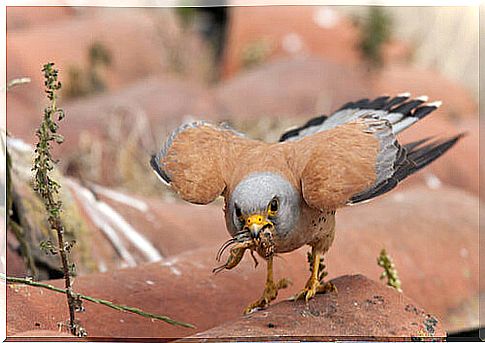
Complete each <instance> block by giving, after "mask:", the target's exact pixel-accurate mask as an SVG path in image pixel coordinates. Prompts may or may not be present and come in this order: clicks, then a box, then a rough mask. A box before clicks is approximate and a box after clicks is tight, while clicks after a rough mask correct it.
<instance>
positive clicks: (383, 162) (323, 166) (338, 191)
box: [287, 112, 461, 209]
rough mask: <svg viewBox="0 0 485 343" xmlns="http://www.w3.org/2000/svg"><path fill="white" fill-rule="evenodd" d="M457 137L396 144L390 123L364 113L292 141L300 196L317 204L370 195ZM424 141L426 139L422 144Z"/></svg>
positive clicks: (386, 188)
mask: <svg viewBox="0 0 485 343" xmlns="http://www.w3.org/2000/svg"><path fill="white" fill-rule="evenodd" d="M460 137H461V135H459V136H455V137H452V138H450V139H447V140H442V141H438V142H431V143H429V142H428V143H427V141H426V140H422V141H418V142H414V143H410V144H407V145H405V146H401V145H400V144H399V143H398V141H397V139H396V136H395V135H394V133H393V127H392V125H391V123H390V122H389V121H388V120H386V119H383V118H381V117H380V116H379V115H378V114H377V115H376V114H373V113H372V112H369V113H368V114H366V115H364V116H361V117H359V118H357V119H356V120H353V121H350V122H348V123H346V124H343V125H339V126H337V127H335V128H333V129H329V130H325V131H322V132H319V133H316V134H313V135H310V136H307V137H304V138H303V139H300V140H298V141H295V142H288V143H287V144H291V145H292V146H293V151H294V155H295V157H294V158H295V163H294V170H295V172H296V173H297V175H299V176H300V182H301V187H302V193H303V198H304V199H305V201H306V202H307V203H308V204H309V205H310V206H311V207H314V208H317V209H336V208H338V207H341V206H345V205H348V204H353V203H358V202H361V201H364V200H369V199H372V198H374V197H376V196H378V195H381V194H384V193H386V192H387V191H389V190H391V189H393V188H394V187H395V186H396V185H397V184H398V182H399V181H401V180H403V179H404V178H405V177H407V176H409V175H411V174H412V173H414V172H416V171H417V170H419V169H421V168H423V167H424V166H426V165H428V164H429V163H431V162H432V161H434V160H435V159H436V158H438V157H439V156H441V155H442V154H443V153H444V152H446V151H447V150H448V149H449V148H451V147H452V146H453V145H454V144H455V143H456V141H458V139H459V138H460ZM426 143H427V144H426Z"/></svg>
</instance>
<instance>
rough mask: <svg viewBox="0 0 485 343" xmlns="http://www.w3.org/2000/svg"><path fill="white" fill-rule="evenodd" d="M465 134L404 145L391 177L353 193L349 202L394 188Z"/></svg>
mask: <svg viewBox="0 0 485 343" xmlns="http://www.w3.org/2000/svg"><path fill="white" fill-rule="evenodd" d="M465 135H466V133H460V134H458V135H456V136H453V137H450V138H448V139H442V140H439V141H434V142H431V143H428V144H426V145H424V146H423V144H424V143H426V142H429V141H430V139H431V138H424V139H421V140H418V141H415V142H412V143H408V144H406V145H404V146H403V147H402V148H401V149H402V150H403V151H405V152H406V153H405V154H404V155H403V158H400V159H398V161H397V163H396V164H395V168H396V170H395V172H394V174H393V175H392V177H390V178H389V179H387V180H384V181H383V182H381V183H380V184H378V185H376V186H374V187H373V188H371V189H369V190H367V191H365V192H363V193H360V194H357V195H355V196H354V197H352V199H351V200H350V203H351V204H356V203H359V202H362V201H366V200H370V199H372V198H375V197H377V196H379V195H382V194H384V193H387V192H389V191H390V190H392V189H393V188H395V187H396V186H397V185H398V183H399V182H400V181H402V180H404V179H405V178H406V177H408V176H410V175H412V174H414V173H416V172H417V171H419V170H421V169H423V168H424V167H426V166H427V165H429V164H430V163H432V162H433V161H435V160H436V159H438V158H439V157H440V156H441V155H443V154H444V153H445V152H447V151H448V150H450V149H451V148H452V147H453V146H454V145H455V144H456V143H457V142H458V141H459V140H460V139H461V138H463V137H464V136H465Z"/></svg>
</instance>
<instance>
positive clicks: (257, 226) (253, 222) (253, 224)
mask: <svg viewBox="0 0 485 343" xmlns="http://www.w3.org/2000/svg"><path fill="white" fill-rule="evenodd" d="M267 225H271V226H273V223H272V222H270V221H269V220H268V218H267V217H266V216H263V215H261V214H253V215H250V216H249V217H247V218H246V221H245V225H244V228H246V229H248V230H249V232H250V233H251V236H252V237H253V238H256V237H258V235H259V231H261V229H262V228H263V227H265V226H267Z"/></svg>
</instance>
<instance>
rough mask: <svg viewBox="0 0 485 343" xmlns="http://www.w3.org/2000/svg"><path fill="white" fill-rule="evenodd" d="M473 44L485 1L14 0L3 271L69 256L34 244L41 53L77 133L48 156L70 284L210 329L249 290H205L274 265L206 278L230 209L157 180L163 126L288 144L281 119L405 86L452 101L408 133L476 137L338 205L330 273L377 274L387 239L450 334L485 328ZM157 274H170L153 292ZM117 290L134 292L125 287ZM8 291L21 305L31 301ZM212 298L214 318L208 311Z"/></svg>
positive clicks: (20, 321)
mask: <svg viewBox="0 0 485 343" xmlns="http://www.w3.org/2000/svg"><path fill="white" fill-rule="evenodd" d="M228 4H230V3H228ZM478 48H479V47H478V8H476V7H370V6H345V7H339V6H327V7H324V6H267V7H263V6H261V7H199V8H190V7H178V8H156V7H150V8H142V7H140V8H108V7H8V8H7V82H8V81H10V80H12V79H16V78H24V77H28V78H30V79H31V82H30V83H26V84H22V85H18V86H16V87H12V88H11V89H9V90H8V92H7V131H8V135H9V138H8V140H7V147H8V150H9V153H10V155H11V158H12V169H11V175H12V176H11V180H12V184H13V188H12V193H11V194H9V196H10V197H11V198H12V199H13V207H12V213H11V218H12V220H13V221H15V222H16V223H17V224H19V227H21V228H22V229H21V230H14V229H12V228H10V227H9V228H8V230H7V272H8V274H9V275H16V276H34V277H35V278H37V279H41V280H45V279H56V278H59V277H61V276H62V273H61V271H60V269H59V266H58V261H57V257H56V256H47V255H46V254H44V252H42V251H41V249H40V248H39V244H40V242H41V241H42V240H44V239H45V238H46V237H49V235H52V232H49V230H48V229H47V223H46V219H45V213H44V211H43V208H42V203H41V201H40V200H39V199H38V197H37V196H36V195H35V194H34V192H33V191H32V188H31V172H30V168H31V165H32V156H33V155H32V151H33V150H32V146H33V144H35V142H36V136H35V131H36V128H37V127H38V125H39V123H40V120H41V117H42V113H43V108H44V107H45V106H46V104H47V102H46V99H45V93H44V91H43V76H42V73H41V69H42V66H43V64H45V63H47V62H54V63H55V65H56V67H57V68H59V73H60V80H61V82H62V85H63V86H62V90H61V99H60V106H61V107H62V108H63V109H64V110H65V112H66V118H65V120H64V121H63V122H62V123H61V129H60V133H61V134H62V135H63V136H64V138H65V141H64V143H63V144H62V145H60V146H56V147H55V149H54V153H53V154H54V156H55V157H56V158H58V159H59V163H58V165H57V169H56V173H57V174H56V176H57V177H58V178H59V180H60V181H61V185H62V198H63V201H64V206H65V210H64V213H63V215H64V221H65V223H66V227H67V233H66V234H67V235H68V236H69V237H71V238H74V239H75V240H76V242H77V243H76V247H75V248H74V249H73V253H72V254H73V256H74V259H75V263H76V273H77V275H78V276H79V277H78V279H77V280H76V282H79V283H80V284H83V285H84V287H85V288H86V289H88V291H89V292H91V293H96V292H97V293H99V292H101V293H102V292H103V291H105V292H108V293H107V294H109V295H111V296H113V295H115V296H118V297H119V298H121V299H123V300H124V301H125V302H126V301H128V300H126V299H131V298H130V297H133V301H135V303H137V304H138V305H140V304H142V305H144V306H145V307H150V306H152V307H153V311H155V312H156V310H157V309H159V308H160V304H163V305H164V309H166V311H170V310H171V309H176V311H175V310H173V311H175V312H176V313H177V314H178V317H180V318H182V319H185V320H187V321H190V320H189V319H191V318H192V320H193V321H197V326H198V328H201V329H203V328H209V327H212V326H215V325H217V324H219V323H221V322H223V321H224V320H227V318H232V317H234V316H236V315H238V314H239V313H240V309H241V308H243V307H244V306H245V305H246V303H248V302H249V301H251V300H254V299H253V298H254V294H252V293H250V292H249V291H248V290H246V291H242V292H238V294H237V295H232V296H231V297H229V298H228V299H226V302H224V303H221V304H219V305H218V304H215V305H214V304H213V303H211V304H210V305H209V304H208V301H209V300H208V299H210V297H209V296H206V295H205V294H206V291H207V289H211V287H212V286H211V285H213V282H216V283H217V287H220V288H222V289H225V291H226V292H230V291H231V292H232V288H231V287H236V286H237V285H239V284H240V281H241V280H240V279H241V278H243V277H244V278H246V279H250V280H254V283H257V284H261V285H262V284H263V281H262V280H263V279H264V270H263V269H264V268H261V267H260V268H258V269H257V270H254V269H253V268H252V265H251V263H250V261H245V262H244V263H242V267H241V272H240V273H237V272H226V273H223V275H221V276H217V278H216V279H215V278H214V277H213V276H212V275H211V269H212V268H213V267H214V266H215V264H216V263H215V261H214V256H215V253H216V251H217V248H218V247H219V245H220V244H222V243H223V242H224V241H225V240H226V239H227V237H228V234H227V232H226V230H225V226H224V222H223V215H222V211H221V206H222V201H221V200H217V201H216V202H215V203H214V204H211V205H208V206H195V205H190V204H186V203H183V202H182V201H180V200H179V199H178V198H177V197H176V196H174V195H173V193H172V192H171V190H170V189H168V188H167V187H165V186H164V185H162V184H161V183H160V182H159V181H158V179H157V177H156V176H155V175H154V174H153V172H152V171H151V169H150V167H149V164H148V160H149V156H150V155H151V154H152V153H154V152H157V151H158V149H159V147H160V146H161V144H162V142H163V141H164V140H165V138H166V136H167V134H168V133H169V132H171V130H173V129H174V128H176V127H177V126H179V125H180V124H181V123H184V122H187V121H191V120H196V119H206V120H210V121H216V122H220V121H225V122H228V123H229V124H230V125H232V126H233V127H235V128H236V129H238V130H240V131H243V132H246V133H247V134H248V135H249V136H250V137H253V138H257V139H262V140H265V141H276V140H277V139H278V138H279V136H280V135H281V134H282V133H283V132H284V131H285V130H286V129H287V128H289V127H291V126H295V125H299V124H303V123H304V122H306V121H307V120H308V119H310V118H312V117H314V116H316V115H321V114H329V113H331V112H332V111H333V110H336V109H337V108H339V107H340V106H341V105H342V104H344V103H346V102H348V101H354V100H358V99H360V98H366V97H369V98H371V97H377V96H380V95H383V94H388V95H395V94H398V93H401V92H410V93H411V94H412V95H413V96H421V95H427V96H429V98H430V101H434V100H442V101H443V106H442V107H441V108H440V109H439V110H438V111H437V112H436V113H433V115H431V116H430V117H427V118H426V120H423V121H422V122H419V123H418V124H416V125H415V126H413V127H412V129H410V130H408V131H406V132H404V133H403V134H402V137H401V141H402V142H409V141H411V140H416V139H418V138H422V137H427V136H433V137H438V136H451V135H453V134H456V133H458V132H467V136H466V137H465V138H464V139H463V140H462V141H460V142H459V143H458V144H457V146H456V147H455V148H453V149H452V150H451V151H450V152H448V153H447V154H446V155H444V156H443V157H442V158H440V159H439V160H438V161H436V162H435V163H433V164H432V165H431V166H430V167H428V168H426V169H425V170H423V171H421V172H419V173H418V174H416V175H414V176H412V177H410V178H409V179H407V180H406V181H405V182H404V183H403V184H401V186H400V187H398V189H397V190H395V191H393V192H391V193H389V194H388V195H386V196H383V197H382V198H379V199H378V200H376V201H375V202H372V203H369V204H365V205H362V206H359V207H358V208H355V209H345V210H343V211H341V213H340V214H338V216H337V234H336V237H337V238H336V241H335V244H334V246H333V248H332V249H331V250H330V252H329V256H328V260H327V267H328V270H329V274H330V277H335V276H339V275H342V274H352V273H361V274H364V275H366V276H368V277H370V278H373V279H376V280H378V278H379V275H380V269H379V267H378V266H377V263H376V257H377V256H378V254H379V251H380V249H381V248H382V247H386V248H387V250H388V251H389V253H390V255H391V256H393V257H394V260H395V262H396V266H397V268H398V271H399V272H400V274H401V278H402V283H403V289H404V292H405V293H406V294H407V295H408V296H410V297H411V298H413V299H415V300H416V301H417V302H418V303H420V304H421V305H422V306H424V307H425V308H426V309H428V310H429V311H432V312H433V313H436V314H437V315H438V316H439V317H440V318H441V319H442V320H443V323H444V325H445V328H446V329H447V330H449V331H450V332H455V331H460V330H466V329H470V328H476V327H478V325H479V323H478V299H479V296H480V294H481V293H480V292H481V289H480V287H479V282H478V272H479V270H478V241H479V238H478V210H479V207H480V206H481V204H482V203H481V201H482V200H481V197H480V195H479V184H478V179H479V158H478V140H479V139H478V136H479V134H478V132H479V120H478V119H479V117H478ZM348 251H352V256H348ZM305 253H306V249H300V250H299V251H297V252H295V253H292V254H289V255H287V257H286V256H285V257H282V261H281V267H279V268H280V269H279V270H280V272H281V273H283V271H284V272H285V273H287V272H289V273H290V274H291V277H292V278H293V279H294V281H295V285H294V287H292V288H290V290H288V295H290V294H291V293H294V292H296V290H297V289H298V288H300V286H301V285H302V284H303V283H304V280H305V278H306V277H307V270H306V265H305ZM278 263H280V262H278ZM238 268H239V267H238ZM118 272H122V273H123V274H117V273H118ZM184 273H186V274H190V275H192V277H193V279H198V280H206V281H203V282H207V284H204V283H203V282H202V281H201V282H202V283H203V287H202V286H201V287H200V288H197V289H196V290H195V291H194V293H193V294H192V295H191V296H190V297H191V299H192V301H191V302H190V301H189V302H187V301H185V302H184V300H183V299H180V300H178V302H177V300H176V296H175V295H174V293H173V292H174V288H177V287H180V285H179V284H178V283H177V282H179V283H180V282H182V281H180V280H183V277H182V276H183V275H185V274H184ZM154 274H155V275H159V274H160V275H162V276H158V277H162V278H164V277H165V278H166V279H163V280H165V282H167V283H166V284H164V285H160V284H157V285H158V286H153V284H152V282H154V281H153V279H154V278H156V277H157V276H154ZM120 275H122V276H120ZM164 275H165V276H164ZM144 278H145V279H144ZM173 279H175V281H170V280H173ZM83 280H84V281H83ZM100 280H103V281H100ZM143 280H144V281H146V282H143ZM177 280H178V281H177ZM214 280H216V281H214ZM149 281H150V282H149ZM171 282H175V283H171ZM184 282H189V281H188V279H187V280H186V281H184ZM244 282H248V281H244ZM120 283H122V284H123V283H124V284H131V285H136V287H135V286H133V287H135V288H136V291H133V292H132V293H129V295H127V294H125V293H123V292H124V291H123V290H118V291H117V287H120ZM107 285H110V286H109V287H107ZM153 287H159V288H156V290H157V292H156V294H159V295H154V293H153V292H154V291H153ZM214 287H215V286H214ZM107 288H109V291H108V290H106V289H107ZM147 288H150V289H147ZM212 288H213V287H212ZM234 290H237V287H236V288H234ZM88 291H87V292H88ZM117 292H119V293H117ZM222 292H224V291H222ZM258 292H259V288H258ZM163 294H165V295H166V294H168V298H167V296H164V295H163ZM156 296H158V297H161V298H156V299H157V300H155V301H154V300H153V299H154V297H156ZM10 301H13V302H14V304H15V306H21V304H22V301H24V300H22V299H20V300H16V299H15V298H14V299H13V300H10ZM15 301H18V302H17V303H15ZM31 301H34V302H35V301H36V300H35V299H31ZM37 301H38V302H39V303H41V302H42V299H38V300H37ZM187 303H189V304H188V305H187ZM194 304H198V305H194ZM189 305H190V306H189ZM197 306H200V308H199V307H197ZM214 306H215V307H214ZM218 306H219V307H218ZM188 307H190V308H188ZM207 307H213V310H212V311H213V313H212V315H207V312H204V311H203V310H202V309H207ZM224 309H227V310H224ZM35 311H39V313H42V311H47V309H45V308H44V309H42V308H41V307H39V308H37V309H36V310H35ZM35 311H34V312H35ZM10 312H11V313H10V314H9V316H10V324H8V325H9V326H8V328H9V330H10V331H9V332H10V333H16V332H21V331H25V330H28V329H30V328H31V326H32V325H34V324H32V322H31V320H30V318H29V316H30V315H32V314H31V313H29V316H27V315H26V316H23V317H22V316H21V315H20V314H19V315H18V317H15V314H12V311H10ZM88 312H89V311H88ZM39 315H40V314H39ZM12 316H14V317H12ZM231 316H232V317H231ZM186 317H188V319H187V318H186ZM194 318H195V319H194ZM14 319H15V320H14ZM134 323H137V325H139V323H138V322H136V321H135V322H134ZM118 324H119V323H118ZM110 325H116V323H111V324H110V323H108V324H106V325H104V326H103V327H99V328H95V330H98V331H95V332H98V333H99V334H100V335H102V334H103V333H104V334H108V335H110V334H112V332H113V331H112V327H110ZM91 330H93V329H91ZM103 330H106V331H103ZM123 330H125V331H123ZM130 330H132V331H133V327H130V326H129V325H128V324H127V325H125V326H124V328H121V329H120V328H119V327H116V332H117V334H119V335H122V336H123V335H126V334H128V333H129V332H132V331H130ZM160 330H162V331H160ZM163 330H165V331H163ZM170 330H176V329H174V328H172V327H168V328H167V327H162V328H160V326H154V325H151V326H150V325H148V324H147V325H145V326H143V329H142V334H143V335H148V336H150V335H160V334H162V335H170V334H174V335H177V334H178V333H177V332H176V331H170Z"/></svg>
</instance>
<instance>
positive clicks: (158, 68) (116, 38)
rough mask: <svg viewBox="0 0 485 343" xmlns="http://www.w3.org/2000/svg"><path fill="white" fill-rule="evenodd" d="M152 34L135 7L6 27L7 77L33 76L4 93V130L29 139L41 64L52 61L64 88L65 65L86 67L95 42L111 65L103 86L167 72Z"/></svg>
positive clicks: (38, 106)
mask: <svg viewBox="0 0 485 343" xmlns="http://www.w3.org/2000/svg"><path fill="white" fill-rule="evenodd" d="M44 10H45V7H43V8H42V10H39V11H38V12H39V13H40V16H42V15H43V13H44ZM47 13H49V10H47ZM167 22H168V21H167ZM157 35H158V33H157V27H156V24H155V22H154V20H153V18H152V17H150V16H149V15H147V14H146V13H143V12H140V10H133V9H123V8H119V9H115V8H108V9H99V10H98V11H96V12H94V13H92V14H91V15H86V16H75V17H72V19H70V20H59V21H52V22H50V23H49V25H38V26H35V27H26V28H25V29H18V30H11V31H8V32H7V60H8V63H7V79H8V80H11V79H14V78H18V77H30V78H31V79H32V82H31V83H30V84H24V85H22V86H18V87H16V88H14V89H13V90H12V91H9V93H8V96H7V98H8V99H7V103H8V107H7V121H8V122H9V130H11V131H12V132H13V133H14V134H17V135H19V136H20V137H22V138H24V139H26V140H28V141H29V142H30V141H31V140H32V139H33V138H32V137H31V136H30V135H27V134H25V135H24V134H23V133H32V131H33V130H34V129H33V127H36V126H37V125H38V122H39V119H37V120H36V118H40V117H41V114H42V112H43V107H44V106H45V103H46V100H45V93H44V89H43V88H44V85H43V75H42V72H41V69H42V66H43V65H44V64H45V63H47V62H54V63H55V64H56V67H57V68H58V69H59V72H60V80H61V82H62V83H63V85H64V88H65V87H66V84H67V83H68V70H69V68H70V67H71V66H77V67H79V68H83V69H85V68H87V67H88V50H89V48H90V46H91V45H92V44H93V43H95V42H99V43H100V44H102V45H103V46H104V47H105V48H106V49H107V50H108V51H109V52H110V54H111V57H112V64H111V65H110V66H109V67H108V68H106V70H104V71H103V79H104V82H105V83H106V87H107V89H116V88H120V87H121V86H125V85H127V84H129V83H130V82H133V81H135V80H138V79H140V78H144V77H146V76H148V75H150V76H151V75H154V74H157V73H160V72H162V71H164V70H166V68H167V64H166V61H164V60H163V58H162V57H160V55H159V48H161V47H160V46H157V43H159V44H161V43H160V41H157V37H158V36H157ZM140 51H143V54H140V53H139V52H140ZM14 94H15V95H14ZM10 125H12V126H10Z"/></svg>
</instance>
